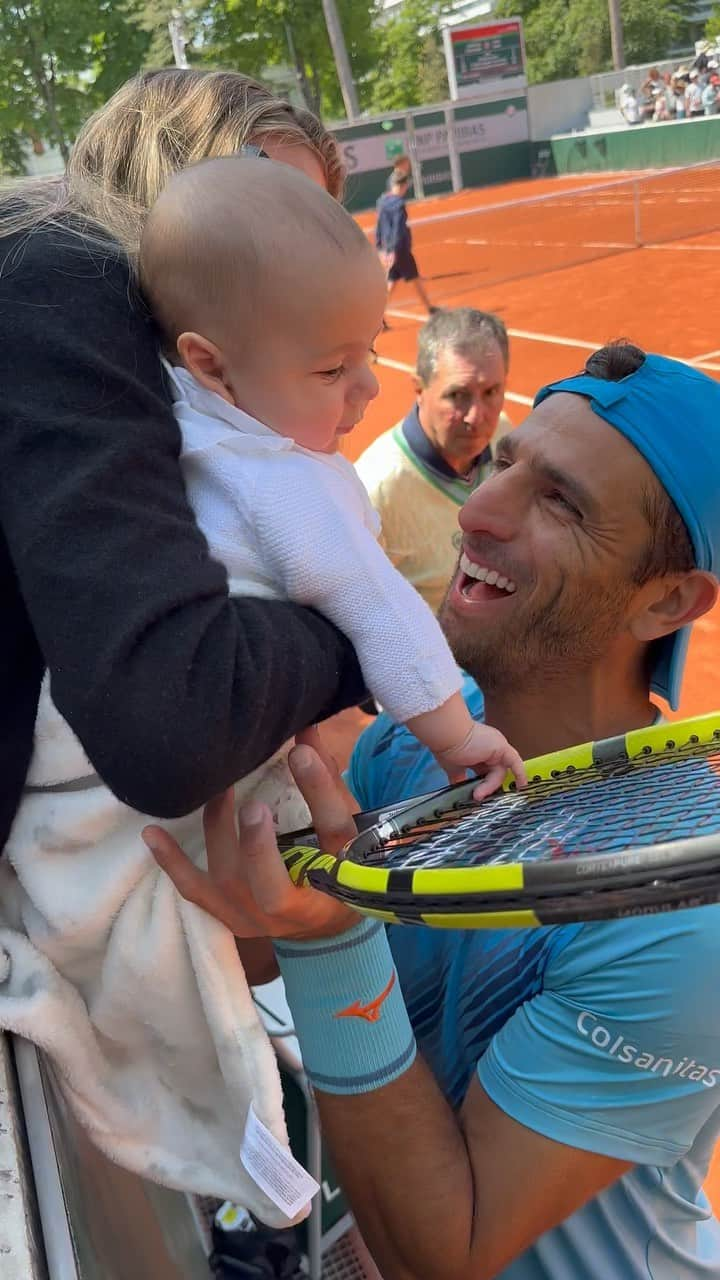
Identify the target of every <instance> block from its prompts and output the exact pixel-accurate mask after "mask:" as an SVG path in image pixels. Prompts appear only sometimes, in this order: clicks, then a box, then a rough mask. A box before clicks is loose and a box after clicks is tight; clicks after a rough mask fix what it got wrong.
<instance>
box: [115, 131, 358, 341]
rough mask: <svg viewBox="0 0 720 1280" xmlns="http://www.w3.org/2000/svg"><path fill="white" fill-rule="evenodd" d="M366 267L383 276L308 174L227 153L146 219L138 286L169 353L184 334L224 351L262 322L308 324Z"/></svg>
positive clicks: (178, 184)
mask: <svg viewBox="0 0 720 1280" xmlns="http://www.w3.org/2000/svg"><path fill="white" fill-rule="evenodd" d="M365 262H367V264H368V268H369V270H376V269H377V267H376V260H375V255H374V253H373V251H372V249H371V247H370V245H369V243H368V240H367V238H366V237H365V235H364V234H363V232H362V231H361V230H360V228H359V227H358V225H357V223H356V222H355V221H354V220H353V219H352V218H351V217H350V215H349V214H348V213H347V212H346V211H345V210H344V209H343V208H342V206H341V205H339V204H338V203H337V201H335V200H333V199H332V197H331V196H329V195H328V194H327V192H326V191H324V190H323V189H322V188H321V187H319V186H318V185H317V184H316V183H314V182H312V181H311V180H310V179H309V178H307V177H306V176H305V175H304V174H303V173H300V172H299V171H298V170H297V169H294V168H292V167H291V166H290V165H286V164H279V163H275V162H273V161H269V160H265V159H260V158H258V159H255V158H253V159H251V158H250V157H244V156H226V157H223V158H222V159H216V160H205V161H203V162H202V163H200V164H197V165H193V166H192V167H191V168H189V169H184V170H182V171H181V172H180V173H178V174H176V175H175V176H174V177H173V178H172V179H171V180H170V182H169V183H168V185H167V187H166V188H165V189H164V191H163V192H162V194H161V195H160V197H159V198H158V200H157V201H156V203H155V205H154V206H153V208H152V209H151V211H150V214H149V216H148V219H147V223H146V226H145V231H144V235H143V238H142V244H141V248H140V279H141V284H142V288H143V290H144V292H145V294H146V296H147V298H148V301H149V303H150V305H151V307H152V310H153V313H154V315H155V318H156V320H157V322H158V324H159V326H160V328H161V330H162V332H163V334H164V337H165V342H166V346H167V348H168V351H169V353H172V352H174V349H175V344H176V342H177V339H178V336H179V335H180V334H182V333H185V332H187V331H192V332H195V333H200V334H202V335H203V336H204V337H205V338H207V339H209V340H210V341H211V342H213V343H215V344H217V345H218V346H219V347H224V346H225V345H226V343H227V342H228V341H232V340H233V339H234V340H240V341H242V340H246V341H248V342H250V341H251V340H252V339H253V338H254V337H255V335H256V334H257V333H258V325H267V324H275V325H282V324H285V323H287V324H296V323H302V321H303V317H304V319H305V322H307V321H308V319H310V318H311V317H312V308H313V306H314V305H315V306H317V305H318V304H321V302H322V300H323V298H325V297H326V296H330V294H331V292H334V293H337V291H338V290H342V280H343V274H344V273H346V272H347V271H348V268H350V267H358V266H360V267H362V266H363V265H364V264H365Z"/></svg>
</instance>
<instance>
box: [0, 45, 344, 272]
mask: <svg viewBox="0 0 720 1280" xmlns="http://www.w3.org/2000/svg"><path fill="white" fill-rule="evenodd" d="M271 138H272V139H273V140H275V141H277V142H283V143H288V144H290V145H291V146H292V145H295V146H306V147H310V148H311V149H312V150H313V151H314V152H315V154H316V155H317V157H318V159H319V161H320V163H321V164H322V166H323V169H324V170H325V177H326V182H327V188H328V191H329V192H330V194H331V195H332V196H335V197H339V196H340V195H341V193H342V187H343V179H344V172H343V166H342V160H341V158H340V152H339V148H338V146H337V143H336V142H335V139H334V138H333V136H332V134H330V133H328V131H327V129H325V128H324V126H323V125H322V124H321V123H320V121H319V120H318V119H317V118H316V117H315V116H314V115H312V114H311V113H310V112H309V111H304V110H298V109H297V108H295V107H292V106H290V104H289V103H287V102H283V101H281V100H280V99H278V98H275V97H274V96H273V95H272V94H271V93H270V91H269V90H268V89H266V88H265V86H264V85H261V84H258V82H257V81H255V80H251V79H250V78H249V77H248V76H244V75H241V74H240V73H239V72H235V71H200V70H194V69H190V70H185V69H180V68H177V67H166V68H164V69H163V70H160V71H144V72H141V73H140V74H139V75H137V76H134V77H133V78H132V80H129V81H128V82H127V84H124V85H123V86H122V88H121V89H118V91H117V93H115V94H114V95H113V97H112V98H111V99H110V101H109V102H106V103H105V105H104V106H103V107H101V108H100V109H99V110H98V111H96V112H95V114H94V115H93V116H91V117H90V119H89V120H88V121H87V123H86V124H85V125H84V127H83V128H82V130H81V131H80V133H79V134H78V137H77V139H76V141H75V144H74V146H73V148H72V151H71V153H70V159H69V161H68V164H67V169H66V172H65V175H64V177H62V178H46V179H41V180H39V181H38V180H35V181H31V182H25V183H18V184H17V185H15V186H14V187H13V188H10V189H9V190H6V191H5V192H4V193H3V195H2V197H1V198H0V235H9V234H12V233H13V232H17V231H32V230H33V229H34V228H35V227H37V226H39V225H41V224H48V223H50V224H57V223H58V221H59V220H61V219H62V220H63V223H65V220H66V219H67V218H68V216H70V217H73V218H74V219H75V220H79V221H80V222H81V224H82V225H83V229H84V230H86V232H88V233H89V234H90V235H91V236H92V237H93V238H94V239H98V240H100V241H102V242H105V243H106V242H107V241H108V240H110V241H114V242H116V243H119V244H120V245H121V246H122V247H123V248H124V249H125V250H126V252H127V253H128V254H129V255H130V256H131V257H134V255H135V253H136V252H137V248H138V245H139V243H140V236H141V234H142V227H143V223H144V220H145V217H146V215H147V212H148V210H149V209H150V208H151V207H152V205H153V204H154V203H155V200H156V199H157V197H158V195H159V194H160V192H161V191H162V189H163V187H164V186H165V184H166V183H167V181H168V179H169V177H170V176H171V174H173V173H176V172H177V171H178V170H179V169H184V168H186V167H187V166H188V165H191V164H194V163H195V161H198V160H202V159H205V158H206V157H213V156H224V155H231V154H232V153H233V152H236V151H239V150H240V148H241V147H242V146H244V145H245V144H246V143H252V144H254V145H256V146H262V144H263V142H264V141H269V140H270V139H271Z"/></svg>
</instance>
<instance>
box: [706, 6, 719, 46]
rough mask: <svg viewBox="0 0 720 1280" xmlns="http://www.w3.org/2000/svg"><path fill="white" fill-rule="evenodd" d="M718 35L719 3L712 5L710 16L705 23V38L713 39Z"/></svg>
mask: <svg viewBox="0 0 720 1280" xmlns="http://www.w3.org/2000/svg"><path fill="white" fill-rule="evenodd" d="M718 36H720V5H717V4H716V5H713V7H712V10H711V12H710V17H709V18H708V20H707V22H706V23H705V39H706V40H715V39H717V37H718Z"/></svg>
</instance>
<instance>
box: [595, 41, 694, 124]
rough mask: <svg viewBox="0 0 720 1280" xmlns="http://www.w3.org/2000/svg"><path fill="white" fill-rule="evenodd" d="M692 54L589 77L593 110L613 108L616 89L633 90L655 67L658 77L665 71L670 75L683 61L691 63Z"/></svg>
mask: <svg viewBox="0 0 720 1280" xmlns="http://www.w3.org/2000/svg"><path fill="white" fill-rule="evenodd" d="M693 56H694V55H693V54H692V53H690V54H688V55H687V56H686V58H685V59H683V57H682V56H679V57H677V58H666V59H665V61H664V62H643V63H641V64H640V65H639V66H635V67H624V68H623V70H622V71H601V72H600V73H599V74H598V75H595V76H590V89H591V92H592V99H593V110H594V111H601V110H603V108H605V107H608V106H611V107H614V106H615V95H616V93H617V91H618V89H620V88H622V86H623V85H624V84H631V85H632V86H633V88H634V89H639V88H640V86H641V85H642V84H643V83H644V81H645V80H647V76H648V72H649V71H650V70H651V69H652V68H653V67H657V69H658V71H659V72H660V75H663V74H664V73H665V72H666V71H669V72H670V73H672V72H673V71H676V70H677V68H678V67H680V66H682V65H683V61H685V62H686V63H687V61H688V60H690V61H692V58H693Z"/></svg>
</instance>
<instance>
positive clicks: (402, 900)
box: [281, 712, 720, 929]
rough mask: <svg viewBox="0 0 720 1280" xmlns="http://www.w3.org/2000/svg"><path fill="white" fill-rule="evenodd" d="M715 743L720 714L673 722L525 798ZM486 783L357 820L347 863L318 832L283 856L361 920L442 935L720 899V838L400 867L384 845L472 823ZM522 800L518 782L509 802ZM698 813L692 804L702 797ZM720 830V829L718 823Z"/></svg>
mask: <svg viewBox="0 0 720 1280" xmlns="http://www.w3.org/2000/svg"><path fill="white" fill-rule="evenodd" d="M714 743H717V745H718V752H719V753H720V712H716V713H713V714H711V715H706V716H700V717H696V718H693V719H689V720H681V721H676V722H674V723H671V722H663V723H661V724H655V725H652V726H650V727H648V728H646V729H634V730H632V731H630V732H629V733H626V734H624V735H620V736H618V737H614V738H607V739H604V740H601V741H598V742H589V743H583V744H582V745H580V746H575V747H569V748H567V749H566V750H563V751H556V752H552V753H550V754H548V755H543V756H538V757H536V758H535V759H532V760H528V761H526V770H527V775H528V780H529V783H528V788H527V790H526V791H525V792H524V793H523V795H524V796H527V797H529V798H532V795H533V792H534V790H535V791H538V792H539V791H540V790H541V789H546V787H547V784H548V783H553V784H555V787H554V788H553V789H555V788H557V789H561V788H567V791H568V793H570V792H571V791H572V790H573V789H574V787H576V786H577V785H578V784H581V783H582V782H587V781H591V780H592V779H593V777H595V776H596V777H598V778H601V777H602V776H606V775H607V772H608V770H609V769H612V768H614V767H619V768H625V769H632V767H633V764H634V763H638V762H643V763H645V762H647V761H648V758H649V757H650V758H652V759H653V760H656V761H657V762H659V763H661V762H662V761H663V758H666V759H668V760H669V759H670V757H671V756H676V755H677V753H678V751H686V752H687V753H688V754H691V753H692V751H693V749H694V748H697V749H698V750H700V749H702V748H708V747H710V746H712V745H713V744H714ZM476 783H477V780H476V779H472V780H470V781H468V782H464V783H461V784H459V785H456V786H451V787H446V788H444V789H443V790H441V791H436V792H432V793H430V794H428V795H424V796H421V797H419V798H417V799H415V800H411V801H409V802H407V803H405V804H402V805H398V806H396V807H390V808H386V809H384V810H381V811H374V812H373V813H371V814H361V815H358V826H359V828H360V831H359V834H358V835H357V836H356V837H355V838H354V839H352V840H351V841H349V842H348V843H347V844H346V845H345V847H344V848H343V849H341V850H340V851H339V853H338V854H337V855H333V854H329V853H325V852H323V851H322V850H321V849H319V848H318V845H317V841H316V839H315V837H314V834H313V833H312V831H310V830H308V831H305V832H296V833H292V834H290V835H288V836H285V837H284V838H283V841H282V843H281V848H282V850H283V858H284V860H285V864H286V866H287V868H288V872H289V874H290V876H291V878H292V879H293V881H294V882H295V883H296V884H298V885H302V884H304V883H306V882H307V883H310V884H311V885H312V886H313V887H314V888H317V889H320V890H322V891H323V892H326V893H329V894H330V895H331V896H333V897H335V898H338V899H340V900H342V901H344V902H346V903H347V904H348V905H349V906H352V907H353V908H354V909H355V910H357V911H359V912H360V913H362V914H366V915H372V916H375V917H377V918H379V919H382V920H385V921H387V922H389V923H396V924H400V923H406V924H425V925H429V926H431V927H434V928H452V929H477V928H485V929H501V928H528V927H537V926H541V925H548V924H559V923H569V922H576V921H591V920H598V919H617V918H623V917H625V916H634V915H644V914H657V913H658V912H662V911H672V910H681V909H687V908H690V907H697V906H702V905H707V904H709V903H714V902H718V901H720V831H719V833H718V834H713V835H701V836H696V837H693V838H691V839H687V840H677V839H676V840H672V841H670V842H667V843H663V842H660V843H655V844H652V845H649V846H648V845H646V846H642V847H632V846H631V845H629V846H628V848H626V849H623V850H622V851H616V852H611V853H607V854H604V853H600V854H593V855H592V856H584V857H583V856H577V857H562V858H559V859H556V860H537V861H536V860H529V861H525V862H521V861H518V862H512V861H507V862H503V863H494V864H491V865H480V866H471V867H457V866H448V867H442V866H440V867H437V866H435V867H428V868H417V867H415V868H392V867H388V866H383V865H382V856H383V854H382V851H383V846H384V845H385V844H386V843H387V842H388V841H391V840H393V839H395V840H396V839H398V838H402V837H403V836H404V835H405V834H406V833H408V832H412V831H413V830H415V829H418V828H420V829H421V830H422V831H423V832H430V831H431V830H432V829H433V827H437V828H438V829H440V828H441V827H443V826H446V825H448V824H449V823H452V822H453V821H457V820H458V819H459V818H466V817H467V815H468V813H469V812H471V810H472V809H473V808H477V809H478V810H479V809H480V808H484V807H485V806H486V805H492V804H493V803H496V802H497V796H491V797H490V798H489V799H488V800H486V801H484V802H483V804H482V806H477V805H474V804H473V800H472V793H473V789H474V787H475V786H476ZM515 790H516V783H515V780H514V778H513V777H512V775H511V774H508V776H507V777H506V779H505V781H504V783H503V786H502V789H501V792H500V794H501V795H502V794H503V793H506V794H507V793H509V792H513V791H515ZM718 796H719V805H720V772H719V775H718ZM688 803H692V798H691V796H689V797H688ZM719 825H720V824H719Z"/></svg>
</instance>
